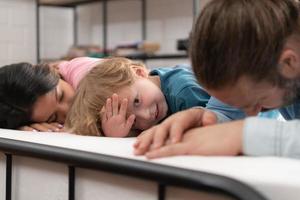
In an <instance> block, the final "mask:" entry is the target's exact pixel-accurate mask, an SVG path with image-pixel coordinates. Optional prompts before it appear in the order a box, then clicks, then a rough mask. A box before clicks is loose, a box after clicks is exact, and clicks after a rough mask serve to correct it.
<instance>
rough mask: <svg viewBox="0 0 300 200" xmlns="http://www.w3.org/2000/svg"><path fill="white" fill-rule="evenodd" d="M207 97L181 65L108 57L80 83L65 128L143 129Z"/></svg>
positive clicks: (122, 132) (118, 133)
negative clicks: (151, 67) (152, 65)
mask: <svg viewBox="0 0 300 200" xmlns="http://www.w3.org/2000/svg"><path fill="white" fill-rule="evenodd" d="M209 99H210V96H209V95H208V94H207V93H206V92H205V91H204V90H203V89H202V88H201V87H200V85H199V84H198V83H197V81H196V79H195V77H194V75H193V73H192V72H191V71H190V70H189V69H187V68H186V67H182V66H179V67H175V68H158V69H154V70H152V71H150V73H149V70H147V69H146V67H145V66H144V65H143V64H141V63H136V62H133V61H131V60H129V59H125V58H111V59H107V60H106V61H103V62H101V63H100V64H99V65H97V66H95V67H94V68H93V69H92V70H91V71H90V72H89V73H88V74H87V75H86V76H85V77H84V78H83V79H82V81H81V82H80V84H79V87H78V91H77V94H76V97H75V100H74V102H73V104H72V107H71V109H70V111H69V114H68V116H67V119H66V126H67V127H68V128H69V130H70V131H71V132H74V133H77V134H83V135H96V136H100V135H104V136H110V137H126V136H128V135H129V133H130V132H131V130H134V132H138V133H139V132H140V131H142V130H145V129H148V128H150V127H152V126H154V125H156V124H158V123H159V122H161V121H162V120H163V119H164V118H166V117H167V116H169V115H170V114H172V113H176V112H178V111H181V110H185V109H187V108H190V107H194V106H205V105H206V103H207V102H208V100H209Z"/></svg>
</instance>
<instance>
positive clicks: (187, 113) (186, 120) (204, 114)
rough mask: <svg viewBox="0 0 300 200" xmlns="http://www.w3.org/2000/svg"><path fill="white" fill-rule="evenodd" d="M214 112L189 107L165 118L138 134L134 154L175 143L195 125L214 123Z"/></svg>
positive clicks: (215, 120)
mask: <svg viewBox="0 0 300 200" xmlns="http://www.w3.org/2000/svg"><path fill="white" fill-rule="evenodd" d="M216 122H217V118H216V116H215V114H214V113H213V112H211V111H208V110H206V109H204V108H200V107H198V108H191V109H188V110H184V111H181V112H178V113H175V114H174V115H172V116H170V117H169V118H167V119H166V120H165V121H164V122H162V123H161V124H159V125H156V126H154V127H152V128H150V129H148V130H146V131H144V132H143V133H142V134H141V135H140V136H138V138H137V141H136V143H135V144H134V148H135V151H134V153H135V154H136V155H143V154H145V153H146V152H147V151H150V150H154V149H158V148H160V147H161V146H164V145H166V144H168V143H173V144H174V143H177V142H180V141H181V139H182V136H183V134H184V133H185V132H186V131H187V130H189V129H191V128H195V127H199V126H207V125H211V124H215V123H216Z"/></svg>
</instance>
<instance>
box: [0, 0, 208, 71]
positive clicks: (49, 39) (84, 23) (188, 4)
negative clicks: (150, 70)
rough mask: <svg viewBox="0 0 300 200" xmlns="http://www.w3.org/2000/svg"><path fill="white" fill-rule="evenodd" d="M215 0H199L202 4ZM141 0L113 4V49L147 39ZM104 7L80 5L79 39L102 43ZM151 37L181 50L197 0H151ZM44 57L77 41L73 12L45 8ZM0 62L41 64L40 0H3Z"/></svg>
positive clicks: (110, 37)
mask: <svg viewBox="0 0 300 200" xmlns="http://www.w3.org/2000/svg"><path fill="white" fill-rule="evenodd" d="M207 1H209V0H199V2H200V7H203V5H204V4H205V3H206V2H207ZM140 8H141V1H139V0H122V1H121V0H119V1H109V2H108V43H107V44H108V47H109V48H114V47H115V46H116V45H117V44H118V43H120V42H124V41H134V40H140V39H141V37H142V36H141V20H140V19H141V9H140ZM101 12H102V5H101V3H91V4H85V5H82V6H79V7H78V19H79V23H78V25H79V26H78V27H79V28H78V29H79V30H78V43H79V44H84V45H89V44H99V45H102V43H103V41H102V14H101ZM147 13H148V14H147V39H148V40H149V41H156V42H159V43H161V50H160V53H176V52H177V50H176V40H177V39H179V38H186V37H187V36H188V34H189V32H190V29H191V27H192V21H193V0H185V1H182V0H148V1H147ZM40 21H41V23H40V26H41V29H40V30H41V31H40V33H41V46H40V47H41V50H40V53H41V57H42V58H44V59H59V58H60V57H62V56H64V55H65V54H66V52H67V50H68V49H69V47H70V46H71V45H72V44H73V39H74V38H73V12H72V10H71V9H69V8H54V7H42V8H41V15H40ZM0 33H1V37H0V66H2V65H5V64H9V63H13V62H21V61H27V62H32V63H35V62H36V52H37V48H36V7H35V0H0ZM182 62H188V60H187V59H176V60H155V61H148V64H149V65H150V66H161V65H174V64H178V63H182Z"/></svg>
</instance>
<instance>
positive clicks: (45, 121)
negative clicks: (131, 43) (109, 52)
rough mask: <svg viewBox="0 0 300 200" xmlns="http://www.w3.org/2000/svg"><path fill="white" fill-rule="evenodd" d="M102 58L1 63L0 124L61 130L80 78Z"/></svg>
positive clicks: (7, 126) (30, 128) (1, 125)
mask: <svg viewBox="0 0 300 200" xmlns="http://www.w3.org/2000/svg"><path fill="white" fill-rule="evenodd" d="M102 61H103V59H98V58H90V57H78V58H75V59H72V60H70V61H58V62H55V63H49V64H39V65H32V64H30V63H17V64H11V65H7V66H4V67H1V68H0V128H9V129H20V130H26V131H60V130H61V128H62V127H63V125H62V124H64V122H65V119H66V115H67V112H68V110H69V107H70V105H71V103H72V101H73V97H74V95H75V90H76V88H77V86H78V84H79V82H80V80H81V79H82V77H84V76H85V75H86V74H87V73H88V72H89V70H90V69H92V68H93V67H94V66H96V65H97V64H99V63H101V62H102Z"/></svg>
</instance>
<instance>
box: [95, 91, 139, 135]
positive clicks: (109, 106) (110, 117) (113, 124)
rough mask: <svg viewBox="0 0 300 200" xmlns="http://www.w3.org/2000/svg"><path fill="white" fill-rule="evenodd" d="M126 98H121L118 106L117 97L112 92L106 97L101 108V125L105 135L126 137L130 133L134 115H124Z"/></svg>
mask: <svg viewBox="0 0 300 200" xmlns="http://www.w3.org/2000/svg"><path fill="white" fill-rule="evenodd" d="M127 104H128V100H127V99H122V101H121V105H120V108H119V97H118V95H117V94H113V95H112V97H111V98H108V99H107V101H106V105H105V106H104V107H103V108H102V110H101V113H100V114H101V127H102V130H103V132H104V135H105V136H107V137H126V136H128V134H129V133H130V130H131V127H132V125H133V123H134V120H135V115H130V116H129V117H128V118H127V117H126V113H127Z"/></svg>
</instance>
